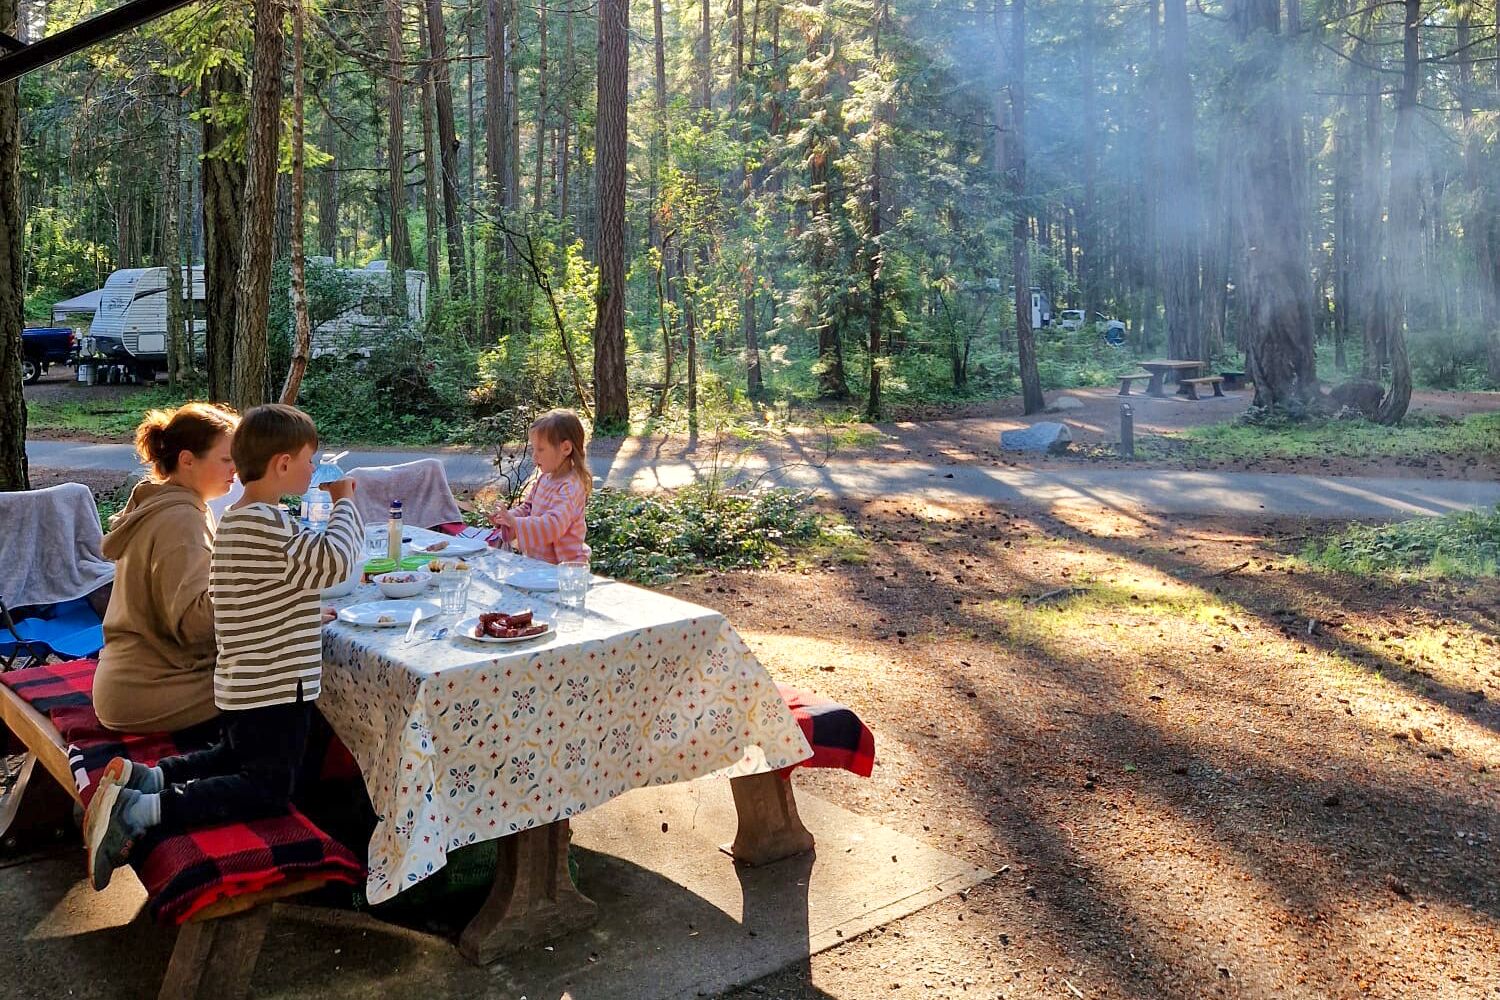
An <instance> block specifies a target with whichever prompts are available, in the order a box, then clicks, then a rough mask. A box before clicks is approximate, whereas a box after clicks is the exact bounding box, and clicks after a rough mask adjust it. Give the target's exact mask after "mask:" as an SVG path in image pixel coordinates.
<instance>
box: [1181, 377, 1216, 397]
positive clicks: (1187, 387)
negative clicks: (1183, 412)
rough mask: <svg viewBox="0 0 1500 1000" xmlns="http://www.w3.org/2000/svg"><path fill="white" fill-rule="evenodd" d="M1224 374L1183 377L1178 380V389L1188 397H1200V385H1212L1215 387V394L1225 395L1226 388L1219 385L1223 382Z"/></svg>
mask: <svg viewBox="0 0 1500 1000" xmlns="http://www.w3.org/2000/svg"><path fill="white" fill-rule="evenodd" d="M1223 381H1224V379H1223V376H1220V375H1205V376H1203V377H1202V378H1181V379H1178V380H1177V386H1178V388H1177V391H1178V393H1179V394H1181V395H1183V396H1186V397H1187V398H1188V399H1197V398H1198V387H1199V386H1200V385H1211V386H1213V387H1214V395H1215V396H1222V395H1224V390H1223V389H1221V388H1220V387H1219V386H1220V385H1221V384H1222V383H1223Z"/></svg>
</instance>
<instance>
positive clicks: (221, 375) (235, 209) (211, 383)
mask: <svg viewBox="0 0 1500 1000" xmlns="http://www.w3.org/2000/svg"><path fill="white" fill-rule="evenodd" d="M244 90H245V80H244V78H243V77H242V76H240V75H239V73H238V72H237V71H236V70H235V69H234V68H233V67H231V66H229V65H228V64H227V63H225V64H220V65H218V66H216V67H214V68H213V69H211V70H209V72H208V75H207V77H206V79H205V81H204V85H203V103H204V106H205V107H212V106H214V105H215V104H217V103H218V102H219V101H221V100H226V99H227V100H234V99H236V98H237V97H238V96H239V95H241V94H243V93H244ZM227 138H228V136H227V134H226V132H225V130H224V129H223V127H222V126H221V125H220V124H218V123H216V122H214V121H213V120H212V119H209V120H205V121H204V123H203V154H204V158H203V243H204V258H203V307H204V316H205V319H206V325H207V336H206V343H205V347H206V352H207V356H208V395H209V398H210V399H213V400H215V401H217V402H228V401H229V400H230V399H231V398H232V397H233V395H234V393H233V390H232V384H233V381H234V375H233V372H234V338H235V314H236V311H237V305H236V294H237V293H236V288H237V287H238V285H239V273H240V254H241V252H242V249H243V248H242V246H241V243H242V239H243V236H242V232H241V231H242V229H243V222H244V208H245V164H244V163H243V162H241V161H240V160H238V159H236V158H235V155H234V154H232V153H231V152H229V150H228V149H227V148H226V147H225V140H226V139H227ZM267 235H268V236H269V233H268V234H267Z"/></svg>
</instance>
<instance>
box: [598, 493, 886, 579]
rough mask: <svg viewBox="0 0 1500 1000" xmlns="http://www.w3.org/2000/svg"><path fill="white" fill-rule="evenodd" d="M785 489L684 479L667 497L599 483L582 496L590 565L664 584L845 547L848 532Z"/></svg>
mask: <svg viewBox="0 0 1500 1000" xmlns="http://www.w3.org/2000/svg"><path fill="white" fill-rule="evenodd" d="M810 499H811V498H810V496H809V495H808V494H806V493H804V492H801V491H797V490H787V489H768V490H754V491H750V490H735V489H729V488H725V487H722V486H718V487H716V486H713V485H704V484H700V485H697V486H690V487H687V488H685V489H682V490H678V491H677V492H676V493H674V494H672V495H670V496H659V497H658V496H639V495H636V494H631V493H622V492H619V491H617V490H611V489H599V490H596V491H595V492H594V495H593V496H592V497H591V498H590V499H589V508H588V525H589V529H588V542H589V547H590V548H591V549H592V550H593V555H592V557H591V560H590V561H591V562H592V563H593V568H594V570H595V571H596V572H598V573H602V574H604V575H605V576H612V577H615V578H617V579H621V580H633V581H635V582H637V583H647V584H656V583H665V582H667V581H668V580H671V579H674V578H675V577H678V576H683V575H685V574H689V573H694V572H701V571H703V570H707V569H716V570H729V569H751V568H759V567H764V566H771V565H778V564H781V563H783V562H787V561H790V560H792V559H793V558H794V556H795V555H797V554H802V555H809V554H814V553H816V554H818V555H820V556H821V557H823V558H832V557H840V556H842V555H843V554H846V553H853V554H857V553H856V552H855V549H856V548H857V546H856V545H855V543H854V541H853V533H852V532H851V531H850V530H849V529H848V528H847V527H845V526H842V525H838V524H835V523H834V522H832V521H829V520H827V519H825V518H823V517H821V516H819V515H818V514H817V513H816V512H814V511H811V510H809V509H808V504H809V502H810Z"/></svg>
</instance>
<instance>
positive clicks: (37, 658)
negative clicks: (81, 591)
mask: <svg viewBox="0 0 1500 1000" xmlns="http://www.w3.org/2000/svg"><path fill="white" fill-rule="evenodd" d="M103 647H104V623H103V621H101V620H100V618H99V614H98V612H96V611H95V610H94V609H93V606H92V605H90V604H89V601H88V598H86V597H80V598H78V599H77V600H73V601H63V602H62V603H60V604H54V605H51V606H50V607H46V608H40V609H38V608H32V609H28V610H27V611H26V612H15V613H13V612H12V611H11V610H10V609H9V608H7V607H6V606H5V602H3V601H0V670H19V669H23V668H25V667H30V666H35V665H37V664H40V663H45V662H47V661H48V660H49V659H51V658H52V657H54V656H55V657H58V658H59V659H64V660H81V659H86V658H88V657H91V656H95V655H97V654H98V652H99V650H100V649H102V648H103Z"/></svg>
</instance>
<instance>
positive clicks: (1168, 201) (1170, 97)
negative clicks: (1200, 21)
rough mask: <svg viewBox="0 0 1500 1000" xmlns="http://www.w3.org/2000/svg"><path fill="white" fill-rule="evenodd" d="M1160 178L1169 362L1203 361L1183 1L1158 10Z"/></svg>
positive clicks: (1194, 164) (1198, 220) (1197, 222)
mask: <svg viewBox="0 0 1500 1000" xmlns="http://www.w3.org/2000/svg"><path fill="white" fill-rule="evenodd" d="M1163 11H1164V14H1165V16H1164V18H1163V25H1162V27H1163V31H1162V43H1163V44H1162V55H1163V61H1162V74H1163V77H1164V79H1163V81H1162V87H1163V91H1164V93H1165V107H1164V112H1165V113H1164V115H1163V119H1164V121H1163V124H1164V128H1163V132H1162V138H1163V143H1162V145H1163V148H1162V159H1163V162H1162V177H1163V183H1164V184H1165V186H1166V190H1167V191H1169V192H1171V196H1170V197H1169V198H1165V199H1163V200H1162V202H1161V206H1160V208H1161V221H1160V223H1159V229H1158V234H1159V237H1160V239H1161V246H1162V271H1163V277H1164V278H1165V279H1166V280H1165V283H1164V289H1163V291H1164V293H1165V294H1164V298H1165V303H1166V321H1167V353H1168V354H1170V355H1171V356H1172V357H1174V358H1182V359H1186V360H1192V361H1207V360H1208V358H1207V357H1206V354H1205V351H1204V344H1203V327H1202V313H1203V310H1202V303H1201V301H1200V297H1199V285H1198V267H1199V243H1198V234H1199V232H1200V229H1201V225H1202V213H1201V211H1200V208H1199V204H1198V170H1197V161H1196V156H1195V153H1194V147H1193V95H1192V83H1191V81H1190V80H1189V79H1188V69H1187V54H1188V53H1187V49H1188V37H1187V2H1186V0H1166V3H1165V6H1164V8H1163Z"/></svg>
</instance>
